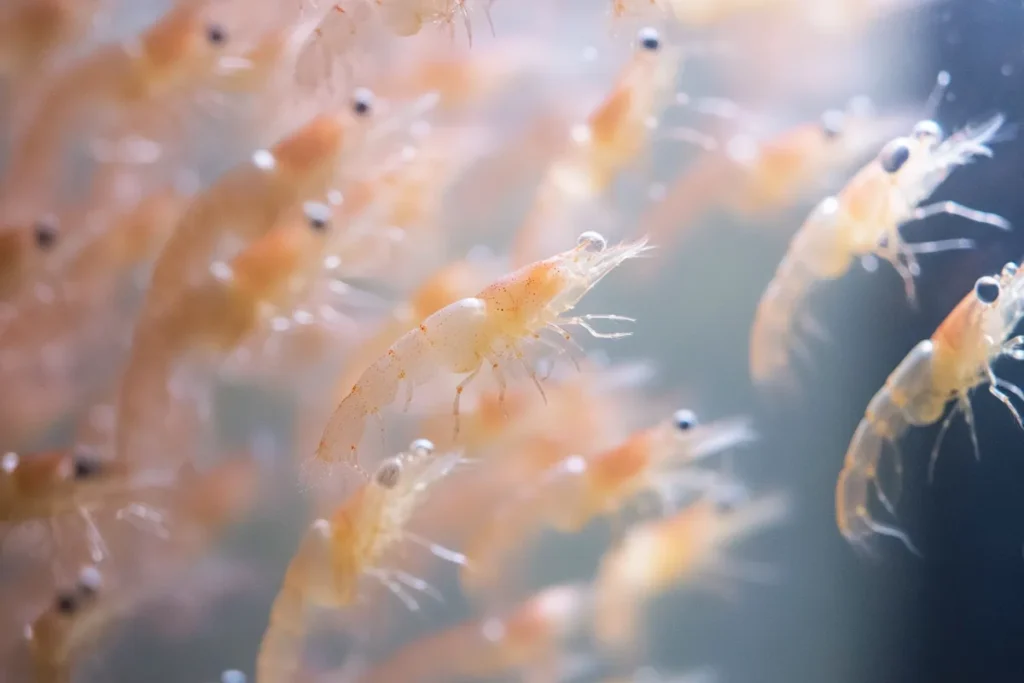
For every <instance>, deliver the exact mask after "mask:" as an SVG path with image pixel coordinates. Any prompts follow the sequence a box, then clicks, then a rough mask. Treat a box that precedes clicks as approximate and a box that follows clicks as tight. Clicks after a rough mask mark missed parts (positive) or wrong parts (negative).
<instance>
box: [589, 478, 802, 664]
mask: <svg viewBox="0 0 1024 683" xmlns="http://www.w3.org/2000/svg"><path fill="white" fill-rule="evenodd" d="M738 492H740V490H739V489H737V488H736V487H735V485H731V486H730V485H726V486H724V487H722V488H718V489H712V490H711V491H710V492H709V493H708V494H706V495H705V496H704V497H703V498H701V499H700V500H698V501H696V502H694V503H693V504H692V505H690V506H689V507H687V508H686V509H684V510H682V511H681V512H679V513H676V514H675V515H673V516H672V517H667V518H665V519H658V520H655V521H652V522H647V523H645V524H643V525H642V526H639V527H636V528H634V529H631V530H630V532H629V533H628V535H627V536H626V537H625V538H624V539H623V542H622V543H621V545H619V546H618V547H616V548H614V549H612V550H611V551H610V552H609V553H608V554H607V555H606V556H605V557H604V559H603V560H602V561H601V566H600V568H599V569H598V573H597V578H596V579H595V582H594V593H595V595H594V607H595V618H594V624H595V633H596V635H597V638H598V640H599V641H600V642H601V643H602V645H604V646H605V647H608V648H610V649H612V650H613V651H615V652H619V653H627V652H630V651H632V650H634V649H635V647H636V645H637V644H638V641H639V640H640V637H641V636H642V635H643V634H642V633H641V629H640V625H639V623H638V621H639V617H640V610H642V609H643V605H644V604H645V602H646V601H647V600H648V599H650V598H651V597H653V596H654V595H655V594H657V593H659V592H661V591H664V590H666V589H668V588H670V587H671V586H672V584H673V583H675V582H678V581H692V580H695V579H697V580H702V581H707V582H709V585H710V584H713V582H714V581H715V580H716V579H717V580H719V581H721V580H722V579H727V578H741V577H744V576H745V575H751V572H750V571H745V570H748V569H750V570H753V569H754V567H747V566H745V565H743V564H737V563H736V562H735V561H733V560H730V559H729V558H728V557H726V555H725V554H724V553H723V550H724V548H725V547H726V546H727V545H730V544H732V543H735V542H736V541H738V540H741V539H743V538H744V537H747V536H749V535H751V534H753V533H756V532H758V531H760V530H762V529H764V528H765V527H767V526H771V525H774V524H777V523H779V522H780V521H782V520H783V519H784V518H785V517H786V516H787V515H788V513H789V507H790V506H789V501H788V499H787V498H786V497H785V496H784V495H782V494H770V495H764V496H760V497H757V498H754V499H751V500H736V498H737V495H736V494H737V493H738ZM758 568H759V567H758Z"/></svg>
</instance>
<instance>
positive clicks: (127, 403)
mask: <svg viewBox="0 0 1024 683" xmlns="http://www.w3.org/2000/svg"><path fill="white" fill-rule="evenodd" d="M371 111H372V95H371V94H370V93H369V92H368V91H359V92H357V93H356V96H355V100H354V102H353V104H352V112H351V113H350V112H349V111H345V112H341V113H335V114H325V115H321V116H318V117H316V118H314V119H313V120H312V121H310V122H309V123H307V124H306V125H304V126H302V127H301V128H300V129H299V130H297V131H295V132H294V133H293V134H291V135H289V136H288V137H286V138H284V139H283V140H281V141H280V142H279V143H277V144H276V145H274V146H273V148H272V149H271V150H269V151H268V150H261V151H259V152H257V153H256V154H254V155H253V160H252V162H251V163H248V164H245V165H243V166H242V167H240V168H237V169H235V170H234V171H232V172H229V173H228V174H227V175H225V176H224V177H222V178H221V179H220V180H219V181H218V182H217V183H215V184H214V185H213V186H212V187H210V188H209V189H208V190H207V191H206V192H204V193H203V194H201V195H200V196H198V197H197V198H196V199H195V200H194V201H193V202H192V204H191V205H190V206H189V208H188V209H187V210H186V212H185V215H184V216H183V217H182V219H181V221H180V222H179V225H178V228H177V229H176V230H175V232H174V234H173V235H172V237H171V239H170V241H169V242H168V244H167V245H166V246H165V247H164V249H163V251H162V252H161V255H160V258H159V260H158V261H157V265H156V268H155V270H154V273H153V278H152V284H151V287H150V290H149V292H148V295H147V299H146V303H145V305H144V307H143V311H142V315H141V319H140V321H139V324H138V326H137V328H136V330H135V336H134V341H133V347H132V356H131V358H130V359H129V362H128V366H127V369H126V371H125V375H124V379H123V381H122V386H121V395H120V402H119V415H120V419H119V420H118V436H117V452H118V454H119V457H126V458H134V457H140V456H141V454H143V453H146V452H147V451H148V450H151V449H152V448H153V447H154V446H155V447H157V448H159V447H160V445H161V444H160V440H161V439H160V437H158V436H157V435H159V434H166V429H165V428H157V427H156V426H155V425H156V424H161V425H165V426H166V424H167V423H168V422H169V420H168V419H167V416H168V415H170V414H171V412H170V406H171V404H172V403H173V402H174V400H175V399H174V391H173V387H174V384H173V383H172V382H171V381H170V373H171V372H172V370H173V369H174V364H175V363H176V362H177V361H178V360H180V355H179V354H180V353H181V352H183V351H185V350H187V349H188V344H185V342H189V343H190V344H191V345H192V346H193V347H195V343H196V342H198V341H199V340H200V339H201V338H202V336H203V335H205V336H206V338H207V341H212V342H213V343H214V345H216V344H217V343H218V341H217V340H216V339H215V338H216V335H217V334H220V335H221V339H220V340H219V343H220V346H221V348H222V349H226V348H230V344H229V345H228V346H225V343H227V342H226V341H225V339H224V335H225V334H227V335H232V334H233V335H234V336H232V337H231V339H235V340H237V338H238V335H239V334H240V330H243V329H251V325H252V324H254V323H255V322H257V321H258V319H259V314H260V313H261V312H262V309H261V307H260V304H261V303H265V302H266V298H267V296H273V295H275V294H276V293H278V292H279V291H280V289H279V288H280V286H281V285H282V284H287V283H288V282H289V281H290V280H291V278H292V276H294V275H295V274H296V269H298V270H299V272H301V270H302V269H303V268H305V266H306V265H307V264H308V262H307V261H306V260H305V259H304V258H289V257H288V255H289V254H291V255H292V256H296V257H297V256H298V253H299V252H303V253H308V249H305V250H303V249H302V248H301V247H302V246H303V245H305V244H308V243H309V239H308V238H309V235H308V234H307V235H306V237H305V238H299V239H297V240H295V239H284V238H283V241H281V240H278V239H277V238H270V240H269V242H268V244H267V246H266V247H264V248H261V247H254V245H255V244H256V243H257V242H259V240H260V239H261V238H263V237H265V236H267V235H268V234H269V233H271V231H272V230H273V228H274V227H275V226H278V225H279V224H280V222H281V221H283V220H286V219H287V218H288V217H289V215H291V214H290V213H289V212H295V211H296V210H298V209H300V208H302V207H304V206H305V205H306V203H307V202H309V201H311V200H316V199H318V198H319V197H323V196H325V195H327V193H328V192H329V190H330V189H331V187H332V186H333V184H334V182H335V181H336V177H337V172H338V168H339V164H341V163H342V161H343V159H344V154H343V153H344V152H347V151H351V147H352V146H353V145H354V146H355V147H358V144H355V143H356V142H357V141H356V140H353V139H351V138H353V133H354V132H356V130H355V129H357V128H358V125H357V122H360V121H359V120H360V119H366V118H369V117H370V113H371ZM355 137H358V136H355ZM314 205H316V204H315V202H314ZM314 218H315V216H314ZM318 225H319V228H318V227H317V226H318ZM328 225H329V224H327V223H323V222H322V221H320V220H311V221H309V223H308V226H309V227H312V228H313V229H314V230H315V231H316V232H318V233H322V232H324V230H323V228H325V227H327V226H328ZM292 229H294V228H292ZM307 231H308V227H307ZM283 234H287V233H283ZM293 234H294V233H293ZM325 237H326V235H321V238H325ZM289 241H290V242H291V245H290V246H291V247H300V249H299V250H298V252H297V251H296V250H295V249H294V248H289V249H285V253H283V254H276V253H275V249H274V248H273V246H274V245H271V244H270V242H275V243H276V246H283V245H286V244H287V243H288V242H289ZM321 241H322V240H321ZM246 247H254V250H253V251H251V252H249V253H248V255H247V254H246V252H245V251H244V250H245V249H246ZM226 251H227V252H229V253H227V254H225V252H226ZM239 252H241V253H240V254H239ZM260 254H262V256H260ZM225 257H227V258H231V257H237V262H236V263H233V264H230V265H229V263H227V262H225V261H224V258H225ZM268 266H273V267H274V268H275V269H276V270H277V272H276V275H275V277H274V278H273V280H272V281H270V282H263V281H262V280H263V279H264V278H266V277H267V275H268V272H267V267H268ZM239 269H241V272H238V270H239ZM246 272H248V273H249V275H246ZM218 276H224V277H218ZM286 291H287V290H286ZM225 307H227V308H225ZM240 316H241V318H240ZM197 317H198V318H201V319H202V321H203V324H204V326H203V327H202V329H195V325H197ZM246 320H248V322H249V325H248V326H247V325H246V324H245V321H246ZM239 324H241V327H239ZM190 326H191V327H190ZM168 335H169V336H168ZM211 336H212V337H214V339H211ZM143 425H150V426H149V427H144V426H143ZM154 437H156V438H155V440H154Z"/></svg>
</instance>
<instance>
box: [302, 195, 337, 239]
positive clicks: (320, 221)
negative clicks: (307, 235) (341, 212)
mask: <svg viewBox="0 0 1024 683" xmlns="http://www.w3.org/2000/svg"><path fill="white" fill-rule="evenodd" d="M302 211H303V213H305V214H306V220H307V221H308V222H309V227H311V228H313V229H314V230H316V231H317V232H324V231H325V230H327V227H328V226H329V225H330V224H331V207H329V206H327V205H326V204H322V203H321V202H306V203H305V204H303V205H302Z"/></svg>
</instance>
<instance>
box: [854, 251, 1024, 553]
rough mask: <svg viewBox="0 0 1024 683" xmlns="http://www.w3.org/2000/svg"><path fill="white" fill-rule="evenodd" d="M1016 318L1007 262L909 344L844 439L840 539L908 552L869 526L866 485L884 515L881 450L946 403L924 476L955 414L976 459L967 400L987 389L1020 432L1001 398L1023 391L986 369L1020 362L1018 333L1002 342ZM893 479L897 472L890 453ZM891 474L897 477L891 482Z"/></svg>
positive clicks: (1022, 342)
mask: <svg viewBox="0 0 1024 683" xmlns="http://www.w3.org/2000/svg"><path fill="white" fill-rule="evenodd" d="M1021 320H1024V275H1022V274H1020V272H1019V268H1018V266H1017V264H1015V263H1008V264H1006V266H1004V267H1003V270H1002V272H1001V273H1000V274H999V275H998V276H995V277H992V276H985V277H982V278H979V279H978V281H977V282H976V283H975V285H974V290H973V291H972V292H969V293H968V294H967V296H965V297H964V298H963V299H962V300H961V301H960V303H959V304H958V305H957V306H956V308H954V309H953V311H952V312H951V313H950V314H949V315H948V316H947V317H946V319H945V320H944V321H943V322H942V324H941V325H939V327H938V329H936V330H935V333H934V334H933V335H932V336H931V338H930V339H926V340H924V341H922V342H920V343H918V344H917V346H915V347H914V348H913V349H912V350H911V351H910V353H909V354H907V356H906V358H904V359H903V361H902V362H901V363H900V364H899V365H898V366H897V367H896V369H895V370H893V372H892V374H891V375H889V377H888V378H887V379H886V380H885V385H884V386H883V387H882V388H881V389H880V390H879V391H878V393H877V394H875V396H874V397H873V398H872V399H871V402H870V403H868V407H867V410H866V411H865V413H864V419H862V420H861V422H860V424H859V425H858V426H857V431H856V432H855V433H854V435H853V439H852V440H851V441H850V446H849V448H848V450H847V451H846V457H845V458H844V460H843V469H842V471H841V472H840V473H839V480H838V482H837V484H836V520H837V523H838V526H839V530H840V531H841V532H842V534H843V536H844V537H846V539H847V540H848V541H849V542H850V543H851V544H853V545H854V547H855V548H857V549H858V550H862V551H870V547H869V544H868V541H869V539H870V538H871V536H872V535H873V534H882V535H887V536H891V537H894V538H897V539H899V540H900V541H902V542H903V543H904V544H906V545H907V547H908V548H909V549H911V550H912V551H914V552H916V549H915V548H914V546H913V544H912V543H911V542H910V540H909V539H908V538H907V536H906V534H904V533H903V532H902V531H900V530H898V529H896V528H894V527H893V526H890V525H887V524H883V523H881V522H879V521H876V520H875V519H874V518H873V517H872V513H871V511H870V510H869V508H868V504H869V491H870V486H871V484H872V483H873V484H874V485H875V490H876V492H877V494H878V497H879V499H880V501H881V502H882V503H883V505H884V506H885V507H886V508H887V509H888V510H889V511H890V512H891V511H892V507H893V502H894V500H895V496H894V495H892V494H889V493H887V492H886V491H885V490H884V488H883V487H882V486H881V483H880V481H879V480H878V466H879V461H880V460H881V457H882V452H883V450H884V448H885V446H886V444H889V445H890V446H892V447H893V448H894V449H896V444H897V441H898V439H899V438H900V437H901V436H902V435H903V434H904V433H905V432H906V431H907V430H908V429H909V428H910V427H922V426H926V425H930V424H934V423H935V422H937V421H938V420H939V419H940V418H941V417H942V415H943V413H944V412H945V410H946V405H947V404H948V403H949V402H950V401H954V403H953V408H952V410H950V411H949V413H948V414H947V415H946V418H945V420H943V422H942V426H941V428H940V430H939V434H938V436H937V438H936V441H935V445H934V447H933V448H932V452H931V460H930V465H929V477H930V476H931V474H932V471H933V469H934V466H935V461H936V459H937V458H938V453H939V447H940V446H941V445H942V439H943V437H944V436H945V434H946V430H947V429H948V428H949V425H950V424H951V423H952V421H953V418H954V417H955V416H956V415H958V414H960V413H963V415H964V419H965V421H966V422H967V426H968V428H969V430H970V434H971V442H972V444H973V445H974V452H975V455H978V456H979V457H980V455H979V454H980V449H979V447H978V437H977V433H976V431H975V427H974V412H973V410H972V409H971V403H970V394H971V392H972V391H973V390H974V389H976V388H978V387H979V386H983V385H985V384H988V388H989V393H991V394H992V395H993V396H995V397H996V398H997V399H999V401H1000V402H1002V403H1003V405H1005V406H1006V408H1007V409H1008V410H1009V411H1010V413H1011V414H1012V415H1013V417H1014V419H1015V420H1016V421H1017V424H1018V425H1019V426H1021V428H1022V429H1024V422H1022V420H1021V415H1020V413H1019V412H1018V411H1017V409H1016V408H1015V407H1014V405H1013V403H1012V402H1011V400H1010V396H1009V395H1007V393H1005V392H1009V393H1010V394H1012V395H1013V396H1016V397H1017V398H1019V399H1021V400H1022V401H1024V392H1022V391H1021V390H1020V389H1019V388H1018V387H1017V386H1015V385H1013V384H1011V383H1010V382H1007V381H1006V380H1003V379H1000V378H999V377H997V376H996V374H995V372H994V370H993V369H992V366H993V364H994V363H995V362H996V361H997V360H998V359H999V358H1001V357H1003V356H1009V357H1010V358H1013V359H1014V360H1024V335H1018V336H1015V337H1010V335H1011V334H1013V331H1014V329H1015V328H1016V327H1017V325H1018V324H1019V323H1020V322H1021ZM895 456H896V458H895V473H896V475H901V474H902V465H901V462H900V454H899V452H898V450H897V451H896V452H895ZM898 479H899V476H897V481H898Z"/></svg>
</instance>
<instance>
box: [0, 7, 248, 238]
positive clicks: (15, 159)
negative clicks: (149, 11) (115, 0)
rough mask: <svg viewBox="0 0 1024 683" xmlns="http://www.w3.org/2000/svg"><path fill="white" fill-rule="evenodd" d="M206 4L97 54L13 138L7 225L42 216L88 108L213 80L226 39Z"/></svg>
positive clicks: (179, 10) (177, 12) (51, 92)
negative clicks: (77, 122) (46, 191)
mask: <svg viewBox="0 0 1024 683" xmlns="http://www.w3.org/2000/svg"><path fill="white" fill-rule="evenodd" d="M209 4H210V3H208V2H181V3H177V4H176V5H175V6H174V7H173V8H172V9H171V10H170V11H169V12H168V13H167V14H166V15H165V16H164V17H163V18H162V19H161V20H160V21H158V22H157V23H156V24H154V25H153V26H151V27H150V28H149V29H147V30H146V31H144V32H143V33H142V34H141V35H140V36H138V37H137V38H135V39H133V40H131V41H129V42H127V43H124V44H113V45H107V46H104V47H100V48H98V49H97V50H96V51H95V52H94V53H92V54H91V55H89V56H87V57H85V58H84V59H82V60H81V61H80V62H77V63H76V64H75V65H74V66H73V67H72V68H70V69H69V70H67V71H66V72H65V73H63V74H62V75H61V76H60V77H59V78H58V79H57V80H56V81H55V82H54V83H53V84H52V86H51V87H50V88H49V89H48V90H47V91H46V93H45V95H44V96H43V99H42V101H41V102H40V103H39V104H38V106H37V107H35V108H33V112H32V117H31V119H30V120H29V121H28V128H27V129H26V130H25V131H24V132H23V133H22V134H20V135H18V136H16V138H15V145H14V147H13V148H12V150H11V155H10V158H9V161H8V164H7V171H6V173H5V175H4V178H3V197H2V199H3V207H4V210H3V215H4V217H5V219H6V220H23V221H32V220H35V219H37V218H38V217H39V215H40V214H41V213H43V212H42V211H41V208H42V207H45V206H46V202H47V201H48V198H47V197H45V196H43V197H40V196H39V192H40V191H41V190H42V188H45V187H47V183H48V181H49V179H51V178H53V177H56V176H57V175H58V174H57V173H56V171H57V169H58V167H59V165H60V160H61V159H62V156H61V154H60V149H61V147H62V145H63V143H64V141H65V140H66V139H67V135H68V132H69V131H71V130H73V129H74V126H72V125H70V123H71V122H72V121H73V120H74V119H75V117H79V116H81V114H82V106H83V105H94V104H97V103H99V104H104V105H114V106H125V105H131V104H139V103H142V102H151V101H155V100H156V99H157V98H159V97H162V96H165V95H167V94H168V93H170V92H172V91H174V90H176V89H180V88H182V87H188V86H194V85H196V84H197V83H198V82H199V81H200V80H201V79H202V78H204V77H206V76H208V75H210V74H211V73H212V71H213V68H214V67H215V65H216V64H217V61H218V60H219V59H220V58H222V57H223V56H224V55H225V54H226V51H227V49H228V48H227V46H228V42H229V41H228V38H229V37H228V34H227V32H226V30H225V29H224V27H223V26H221V25H219V24H217V23H214V22H212V21H211V19H210V12H209V8H208V5H209Z"/></svg>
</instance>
